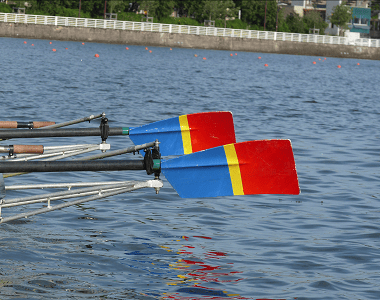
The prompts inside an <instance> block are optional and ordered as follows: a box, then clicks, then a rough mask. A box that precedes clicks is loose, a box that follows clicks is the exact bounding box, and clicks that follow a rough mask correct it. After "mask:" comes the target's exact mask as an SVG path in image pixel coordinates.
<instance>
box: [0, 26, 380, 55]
mask: <svg viewBox="0 0 380 300" xmlns="http://www.w3.org/2000/svg"><path fill="white" fill-rule="evenodd" d="M0 37H12V38H29V39H46V40H49V39H51V40H62V41H75V42H96V43H108V44H126V45H140V46H156V47H157V46H158V47H176V48H190V49H207V50H227V51H242V52H257V53H275V54H290V55H307V56H325V57H339V58H357V59H370V60H380V48H376V47H363V46H348V45H332V44H318V43H302V42H290V41H289V42H287V41H273V40H259V39H245V38H239V37H217V36H204V35H187V34H178V33H160V32H146V31H131V30H118V29H100V28H83V27H69V26H67V27H66V26H55V25H36V24H23V23H0Z"/></svg>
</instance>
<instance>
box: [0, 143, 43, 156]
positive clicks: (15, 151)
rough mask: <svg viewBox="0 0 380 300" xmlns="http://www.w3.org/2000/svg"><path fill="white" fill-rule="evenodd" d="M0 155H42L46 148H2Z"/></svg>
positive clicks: (34, 146)
mask: <svg viewBox="0 0 380 300" xmlns="http://www.w3.org/2000/svg"><path fill="white" fill-rule="evenodd" d="M0 153H9V155H13V154H21V153H23V154H42V153H44V146H42V145H9V146H0Z"/></svg>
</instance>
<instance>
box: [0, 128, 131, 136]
mask: <svg viewBox="0 0 380 300" xmlns="http://www.w3.org/2000/svg"><path fill="white" fill-rule="evenodd" d="M128 134H129V129H128V127H115V128H110V129H109V133H108V136H115V135H128ZM74 136H101V130H100V128H72V129H39V130H12V129H11V130H0V139H11V138H12V139H13V138H42V137H74Z"/></svg>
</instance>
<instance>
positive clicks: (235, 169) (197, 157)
mask: <svg viewBox="0 0 380 300" xmlns="http://www.w3.org/2000/svg"><path fill="white" fill-rule="evenodd" d="M161 169H162V173H163V174H164V176H165V177H166V179H167V180H168V181H169V183H170V184H171V185H172V186H173V188H174V189H175V190H176V191H177V193H178V194H179V195H180V197H182V198H203V197H218V196H233V195H252V194H293V195H297V194H299V193H300V188H299V183H298V177H297V171H296V166H295V162H294V156H293V150H292V146H291V143H290V141H289V140H262V141H249V142H243V143H235V144H229V145H224V146H220V147H216V148H212V149H208V150H204V151H201V152H197V153H194V154H191V155H186V156H182V157H178V158H175V159H170V160H166V161H163V162H162V164H161Z"/></svg>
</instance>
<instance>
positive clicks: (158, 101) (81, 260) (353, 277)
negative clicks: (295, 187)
mask: <svg viewBox="0 0 380 300" xmlns="http://www.w3.org/2000/svg"><path fill="white" fill-rule="evenodd" d="M26 41H27V44H24V40H21V39H8V38H0V103H1V111H2V119H3V120H15V121H32V120H51V121H56V122H64V121H67V120H73V119H77V118H80V117H84V116H88V115H91V114H98V113H101V112H103V111H104V112H106V114H107V116H108V118H109V119H110V122H111V126H115V127H119V126H139V125H143V124H146V123H150V122H153V121H158V120H162V119H166V118H169V117H174V116H178V115H182V114H187V113H195V112H201V111H215V110H227V111H231V112H232V113H233V116H234V122H235V130H236V137H237V140H238V141H239V142H241V141H248V140H257V139H273V138H284V139H290V140H291V141H292V145H293V149H294V155H295V161H296V164H297V171H298V176H299V182H300V187H301V190H302V193H301V195H297V196H286V195H257V196H237V197H221V198H205V199H181V198H179V196H177V194H176V192H175V191H174V190H173V189H172V187H171V186H170V185H169V184H168V183H167V182H166V181H164V184H165V186H164V188H163V189H162V190H161V192H160V194H158V195H156V194H155V193H154V191H151V190H146V191H144V190H143V191H138V192H134V193H132V194H124V195H119V196H115V197H112V198H108V199H104V200H99V201H95V202H89V203H86V204H83V205H80V206H75V207H70V208H66V209H63V210H60V211H55V212H51V213H49V214H44V215H38V216H34V217H31V218H28V219H24V220H20V221H14V222H10V223H5V224H2V225H0V299H41V298H45V299H49V298H54V299H68V298H71V299H100V298H107V299H219V298H221V299H222V298H223V299H224V298H231V299H259V298H267V299H271V298H272V299H274V298H275V299H379V298H380V283H379V282H380V271H379V270H380V221H379V217H380V175H379V170H380V139H379V137H380V101H379V95H380V87H379V80H378V75H379V69H380V62H379V61H369V60H354V59H336V58H328V57H327V58H326V60H325V59H324V58H323V57H321V58H320V59H321V60H319V58H318V57H307V56H289V55H274V54H273V55H272V54H261V53H241V52H239V53H236V54H237V55H235V53H233V56H232V57H231V56H230V52H227V51H211V50H194V49H176V48H173V49H172V50H170V49H168V48H150V50H152V53H149V51H147V50H145V47H140V46H128V45H104V44H95V43H93V44H91V43H86V44H85V45H82V43H74V42H59V41H52V44H49V41H46V40H26ZM32 43H33V44H34V46H32V45H31V44H32ZM126 46H128V47H129V50H126ZM53 48H55V49H56V50H57V51H56V52H53V51H52V49H53ZM65 48H68V49H65ZM96 53H98V54H99V58H95V57H94V55H95V54H96ZM194 54H197V55H198V56H197V57H195V56H194ZM259 56H260V57H262V58H261V59H258V57H259ZM203 57H205V58H206V60H204V59H203ZM313 61H316V64H315V65H314V64H313ZM357 63H360V65H357ZM264 64H268V67H264ZM337 65H341V66H342V67H341V68H340V69H339V68H337ZM82 126H86V127H93V126H98V125H97V123H96V122H94V123H91V124H84V125H82ZM98 139H99V138H90V137H89V138H84V139H83V138H82V139H81V140H75V139H70V138H64V139H60V140H59V141H57V140H54V139H44V140H34V141H25V140H14V141H13V140H12V143H19V144H20V143H23V142H24V143H32V144H38V143H44V144H46V145H53V144H54V145H55V144H57V143H58V144H59V143H65V144H67V143H70V142H73V143H82V142H83V141H85V142H88V143H98V142H100V141H98ZM108 141H109V142H110V143H111V145H112V149H120V148H124V147H127V146H130V145H132V143H131V142H130V140H129V139H128V138H126V137H120V138H119V137H110V138H109V139H108ZM2 144H3V145H4V144H5V145H7V144H9V142H2ZM127 158H128V157H127ZM146 178H148V177H147V175H144V174H140V173H139V172H137V173H133V172H132V173H131V172H114V173H112V172H103V173H85V172H82V173H76V174H73V173H67V174H65V173H51V174H49V175H46V174H28V175H24V176H21V177H13V178H6V179H5V184H6V185H8V184H16V183H17V184H18V183H42V182H72V181H82V180H83V181H85V180H88V181H100V180H118V179H122V180H124V179H127V180H129V179H146ZM39 192H40V191H30V192H26V191H25V192H19V193H16V192H14V191H8V192H7V197H15V196H19V195H20V194H21V195H28V194H30V193H39ZM2 213H3V214H6V213H7V211H6V209H3V212H2Z"/></svg>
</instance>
